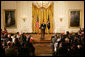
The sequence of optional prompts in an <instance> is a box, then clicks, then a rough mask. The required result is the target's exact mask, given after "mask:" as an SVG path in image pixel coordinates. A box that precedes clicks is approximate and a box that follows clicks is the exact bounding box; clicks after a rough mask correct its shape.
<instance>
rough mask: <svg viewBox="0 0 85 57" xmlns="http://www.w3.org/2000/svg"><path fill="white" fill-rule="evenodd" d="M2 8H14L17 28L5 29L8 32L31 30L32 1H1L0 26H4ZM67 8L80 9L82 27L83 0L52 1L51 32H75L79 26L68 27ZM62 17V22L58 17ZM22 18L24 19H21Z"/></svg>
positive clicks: (82, 25)
mask: <svg viewBox="0 0 85 57" xmlns="http://www.w3.org/2000/svg"><path fill="white" fill-rule="evenodd" d="M4 9H16V19H17V28H15V29H13V28H12V29H7V30H8V32H11V33H14V32H18V31H19V32H32V1H2V2H1V28H2V29H3V28H4V15H3V14H4V11H3V10H4ZM69 9H80V10H81V28H84V2H83V1H54V13H53V15H54V16H53V25H54V26H53V28H54V31H53V32H57V33H60V32H61V33H62V32H65V31H67V30H69V31H70V32H72V31H73V32H77V31H78V30H79V28H69V27H68V26H69V22H68V21H69V16H68V13H69ZM61 17H62V19H63V20H62V22H60V18H61ZM23 18H25V19H26V21H25V22H24V21H23Z"/></svg>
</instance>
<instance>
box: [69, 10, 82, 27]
mask: <svg viewBox="0 0 85 57" xmlns="http://www.w3.org/2000/svg"><path fill="white" fill-rule="evenodd" d="M71 11H80V26H79V27H71V26H70V12H71ZM68 27H69V28H81V10H79V9H70V10H69V26H68Z"/></svg>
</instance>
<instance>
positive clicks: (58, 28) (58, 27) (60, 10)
mask: <svg viewBox="0 0 85 57" xmlns="http://www.w3.org/2000/svg"><path fill="white" fill-rule="evenodd" d="M69 9H79V10H81V28H84V2H83V1H55V2H54V24H55V25H54V32H58V33H60V32H61V33H62V32H66V31H70V32H77V31H78V30H79V28H69ZM61 17H62V19H63V20H62V22H60V18H61Z"/></svg>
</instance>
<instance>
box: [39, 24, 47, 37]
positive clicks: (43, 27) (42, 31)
mask: <svg viewBox="0 0 85 57" xmlns="http://www.w3.org/2000/svg"><path fill="white" fill-rule="evenodd" d="M45 28H46V24H41V27H40V29H41V39H44V38H45Z"/></svg>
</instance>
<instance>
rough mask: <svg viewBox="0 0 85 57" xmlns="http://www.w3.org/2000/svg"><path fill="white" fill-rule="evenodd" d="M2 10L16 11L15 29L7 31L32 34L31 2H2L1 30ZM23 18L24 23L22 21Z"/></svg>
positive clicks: (2, 26)
mask: <svg viewBox="0 0 85 57" xmlns="http://www.w3.org/2000/svg"><path fill="white" fill-rule="evenodd" d="M4 9H16V20H17V22H16V23H17V28H11V29H7V30H8V32H10V33H15V32H32V2H31V1H5V2H4V1H2V2H1V16H2V17H1V28H2V29H3V28H4V22H3V21H4V16H3V14H4V13H3V10H4ZM23 18H25V20H26V21H25V22H24V21H23Z"/></svg>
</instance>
